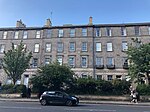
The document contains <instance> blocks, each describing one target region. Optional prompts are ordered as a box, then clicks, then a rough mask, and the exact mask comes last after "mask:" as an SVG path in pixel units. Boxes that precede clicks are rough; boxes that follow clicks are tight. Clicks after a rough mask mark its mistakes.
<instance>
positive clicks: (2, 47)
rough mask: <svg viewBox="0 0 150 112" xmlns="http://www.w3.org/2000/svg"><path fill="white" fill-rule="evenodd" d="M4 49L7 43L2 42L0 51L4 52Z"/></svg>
mask: <svg viewBox="0 0 150 112" xmlns="http://www.w3.org/2000/svg"><path fill="white" fill-rule="evenodd" d="M4 50H5V45H4V44H1V45H0V53H4Z"/></svg>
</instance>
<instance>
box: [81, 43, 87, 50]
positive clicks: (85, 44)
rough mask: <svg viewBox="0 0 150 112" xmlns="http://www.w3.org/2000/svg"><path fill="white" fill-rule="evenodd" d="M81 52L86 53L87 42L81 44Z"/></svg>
mask: <svg viewBox="0 0 150 112" xmlns="http://www.w3.org/2000/svg"><path fill="white" fill-rule="evenodd" d="M82 51H87V42H82Z"/></svg>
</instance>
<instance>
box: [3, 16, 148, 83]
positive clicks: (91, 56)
mask: <svg viewBox="0 0 150 112" xmlns="http://www.w3.org/2000/svg"><path fill="white" fill-rule="evenodd" d="M132 38H139V39H140V40H141V41H142V42H143V43H149V42H150V23H127V24H126V23H123V24H93V23H92V17H90V18H89V23H88V24H87V25H71V24H66V25H63V26H52V24H51V21H50V19H47V21H46V24H45V25H44V26H43V27H26V25H25V24H23V23H22V21H21V20H20V21H17V24H16V27H9V28H0V64H1V63H2V58H3V56H4V53H3V52H4V51H7V50H9V49H11V45H12V44H11V43H14V47H16V46H17V45H18V44H19V43H20V41H21V40H22V41H23V44H24V45H25V47H26V48H27V49H28V50H29V51H32V52H33V57H32V59H31V62H30V65H31V66H30V69H28V70H27V71H26V72H25V73H24V74H23V75H22V80H21V82H22V83H23V84H25V85H28V81H29V79H30V78H31V77H33V76H35V75H36V69H37V68H38V67H39V66H41V65H44V64H49V63H50V62H53V61H56V60H58V62H59V63H60V64H61V65H63V64H67V65H69V66H70V67H71V68H72V70H73V71H74V72H75V74H76V76H77V77H82V78H86V77H88V76H92V77H93V78H96V79H104V80H112V79H116V78H117V79H125V78H126V76H127V75H128V60H127V54H126V53H125V51H126V50H127V49H128V45H129V44H130V43H131V42H132V40H131V39H132ZM0 81H1V82H2V83H3V84H5V83H10V79H9V77H7V75H6V74H5V72H4V71H3V69H2V67H1V69H0Z"/></svg>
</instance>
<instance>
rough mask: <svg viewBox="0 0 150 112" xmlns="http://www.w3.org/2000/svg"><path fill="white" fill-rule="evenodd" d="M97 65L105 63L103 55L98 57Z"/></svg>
mask: <svg viewBox="0 0 150 112" xmlns="http://www.w3.org/2000/svg"><path fill="white" fill-rule="evenodd" d="M95 61H96V63H95V64H96V65H103V64H104V63H103V58H102V57H96V60H95Z"/></svg>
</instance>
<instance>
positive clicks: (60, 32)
mask: <svg viewBox="0 0 150 112" xmlns="http://www.w3.org/2000/svg"><path fill="white" fill-rule="evenodd" d="M58 37H63V30H62V29H60V30H58Z"/></svg>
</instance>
